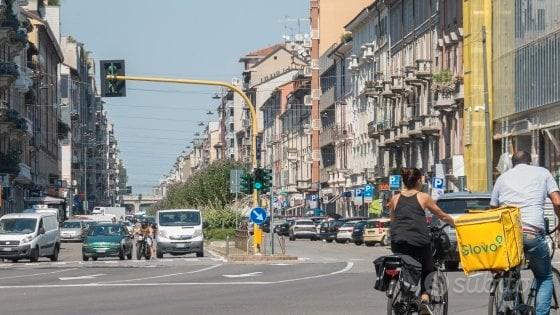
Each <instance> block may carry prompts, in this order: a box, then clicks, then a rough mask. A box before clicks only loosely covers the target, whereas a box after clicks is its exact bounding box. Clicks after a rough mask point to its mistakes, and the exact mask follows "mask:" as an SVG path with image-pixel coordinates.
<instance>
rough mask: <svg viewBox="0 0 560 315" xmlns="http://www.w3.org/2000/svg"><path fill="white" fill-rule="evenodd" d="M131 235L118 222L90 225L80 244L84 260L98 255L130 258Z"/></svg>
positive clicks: (93, 258) (122, 258)
mask: <svg viewBox="0 0 560 315" xmlns="http://www.w3.org/2000/svg"><path fill="white" fill-rule="evenodd" d="M132 247H133V236H132V234H130V233H128V230H127V229H126V227H125V226H124V225H122V224H120V223H99V224H97V225H95V226H93V227H91V228H90V229H89V231H88V233H87V236H86V238H85V239H84V244H83V245H82V258H83V260H84V261H88V260H89V259H90V258H91V259H92V260H97V259H98V258H99V257H119V259H121V260H124V259H125V257H126V258H128V259H132Z"/></svg>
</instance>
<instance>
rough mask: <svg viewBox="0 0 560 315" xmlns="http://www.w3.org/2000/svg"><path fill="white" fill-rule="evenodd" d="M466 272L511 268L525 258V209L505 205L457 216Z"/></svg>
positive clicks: (458, 237)
mask: <svg viewBox="0 0 560 315" xmlns="http://www.w3.org/2000/svg"><path fill="white" fill-rule="evenodd" d="M455 229H456V231H457V246H458V250H459V255H460V257H461V265H462V266H463V271H464V272H465V273H466V274H468V273H471V272H473V271H482V270H503V271H506V270H510V269H511V268H514V267H516V266H518V265H520V264H521V262H522V261H523V234H522V229H521V212H520V210H519V209H518V208H513V207H503V208H498V209H494V210H488V211H473V212H470V213H467V214H465V215H462V216H460V217H459V218H457V219H455Z"/></svg>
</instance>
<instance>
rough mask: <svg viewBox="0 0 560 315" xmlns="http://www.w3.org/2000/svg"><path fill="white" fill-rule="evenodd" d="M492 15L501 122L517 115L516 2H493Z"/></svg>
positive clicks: (497, 107) (496, 109) (495, 84)
mask: <svg viewBox="0 0 560 315" xmlns="http://www.w3.org/2000/svg"><path fill="white" fill-rule="evenodd" d="M492 16H493V22H492V23H493V30H492V34H493V35H494V41H493V43H494V44H493V49H492V56H493V65H492V68H493V69H494V73H493V75H494V82H493V92H494V102H493V106H494V111H493V113H494V117H493V118H494V119H495V120H498V119H500V118H503V117H506V116H509V115H511V114H513V113H515V82H516V77H515V48H516V47H515V1H494V4H493V7H492ZM496 132H498V133H499V132H500V130H496Z"/></svg>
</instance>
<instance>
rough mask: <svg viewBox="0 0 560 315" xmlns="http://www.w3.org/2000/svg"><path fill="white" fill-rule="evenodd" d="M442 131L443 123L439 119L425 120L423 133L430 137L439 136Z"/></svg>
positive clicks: (430, 118)
mask: <svg viewBox="0 0 560 315" xmlns="http://www.w3.org/2000/svg"><path fill="white" fill-rule="evenodd" d="M440 130H441V121H440V120H439V118H438V117H433V116H428V117H425V118H424V125H423V126H422V132H423V133H425V134H428V135H435V134H438V133H439V132H440Z"/></svg>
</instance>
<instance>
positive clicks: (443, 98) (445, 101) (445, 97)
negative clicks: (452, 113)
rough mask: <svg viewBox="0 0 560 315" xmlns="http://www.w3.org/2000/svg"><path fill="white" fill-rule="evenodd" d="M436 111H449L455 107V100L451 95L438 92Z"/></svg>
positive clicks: (436, 95) (435, 104)
mask: <svg viewBox="0 0 560 315" xmlns="http://www.w3.org/2000/svg"><path fill="white" fill-rule="evenodd" d="M435 97H436V99H435V102H434V106H433V107H434V109H436V110H449V109H452V108H453V107H454V106H455V98H454V96H453V95H452V94H451V93H448V92H443V91H437V92H436V93H435Z"/></svg>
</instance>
